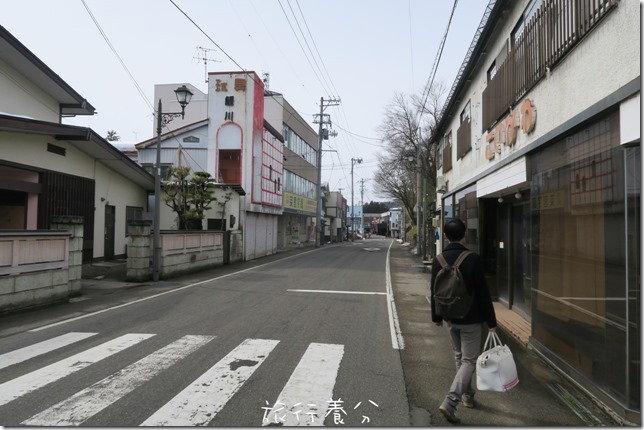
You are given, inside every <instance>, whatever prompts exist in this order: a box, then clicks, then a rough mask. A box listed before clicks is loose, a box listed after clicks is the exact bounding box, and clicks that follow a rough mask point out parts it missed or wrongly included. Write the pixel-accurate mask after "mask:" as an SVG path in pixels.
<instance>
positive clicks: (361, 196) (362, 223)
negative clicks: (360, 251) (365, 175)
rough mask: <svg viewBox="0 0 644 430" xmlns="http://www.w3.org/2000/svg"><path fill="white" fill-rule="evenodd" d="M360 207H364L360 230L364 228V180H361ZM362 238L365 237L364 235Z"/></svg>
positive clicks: (361, 214) (361, 213)
mask: <svg viewBox="0 0 644 430" xmlns="http://www.w3.org/2000/svg"><path fill="white" fill-rule="evenodd" d="M360 205H361V206H362V210H361V211H360V228H364V179H360ZM362 237H364V233H363V235H362Z"/></svg>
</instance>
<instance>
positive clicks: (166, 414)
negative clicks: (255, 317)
mask: <svg viewBox="0 0 644 430" xmlns="http://www.w3.org/2000/svg"><path fill="white" fill-rule="evenodd" d="M278 343H279V341H278V340H267V339H246V340H245V341H244V342H242V343H241V344H240V345H239V346H238V347H237V348H235V349H234V350H232V351H231V352H230V353H229V354H228V355H226V356H225V357H224V358H222V359H221V360H220V361H219V362H218V363H217V364H215V365H214V366H213V367H211V368H210V369H209V370H208V371H206V373H204V374H203V375H202V376H200V377H199V378H197V379H196V380H195V381H194V382H193V383H192V384H190V385H189V386H188V387H187V388H186V389H185V390H183V391H182V392H180V393H179V394H177V396H176V397H174V398H173V399H172V400H170V401H169V402H168V403H167V404H166V405H165V406H163V407H162V408H161V409H159V410H158V411H157V412H156V413H154V414H153V415H152V416H151V417H149V418H148V419H147V420H145V421H144V422H143V423H142V424H141V425H143V426H176V427H187V426H205V425H207V424H208V423H209V422H210V421H211V420H212V419H213V418H214V417H215V415H216V414H217V413H218V412H219V411H220V410H221V409H222V408H223V407H224V406H225V405H226V403H227V402H228V401H229V400H230V399H231V398H232V396H233V395H234V394H235V393H236V392H237V391H238V390H239V388H240V387H241V386H242V384H244V382H246V380H247V379H248V378H249V377H250V376H251V375H252V374H253V372H254V371H255V370H256V369H257V368H258V367H259V365H260V364H262V362H263V361H264V360H265V359H266V357H268V354H269V353H270V352H271V351H272V350H273V348H275V346H276V345H277V344H278Z"/></svg>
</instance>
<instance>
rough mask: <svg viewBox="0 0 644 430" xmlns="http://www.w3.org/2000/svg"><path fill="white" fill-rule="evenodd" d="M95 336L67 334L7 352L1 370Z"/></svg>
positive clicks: (2, 359)
mask: <svg viewBox="0 0 644 430" xmlns="http://www.w3.org/2000/svg"><path fill="white" fill-rule="evenodd" d="M95 334H96V333H75V332H72V333H66V334H63V335H61V336H58V337H54V338H52V339H48V340H45V341H42V342H39V343H35V344H33V345H30V346H26V347H24V348H20V349H16V350H15V351H11V352H7V353H6V354H2V355H0V369H4V368H5V367H9V366H13V365H14V364H17V363H21V362H23V361H27V360H29V359H32V358H34V357H37V356H39V355H43V354H46V353H48V352H51V351H54V350H56V349H59V348H62V347H64V346H67V345H71V344H72V343H74V342H78V341H81V340H83V339H87V338H88V337H91V336H94V335H95Z"/></svg>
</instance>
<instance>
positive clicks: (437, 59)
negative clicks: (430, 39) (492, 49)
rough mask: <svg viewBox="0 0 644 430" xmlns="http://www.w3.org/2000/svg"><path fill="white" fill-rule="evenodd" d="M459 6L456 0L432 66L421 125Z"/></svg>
mask: <svg viewBox="0 0 644 430" xmlns="http://www.w3.org/2000/svg"><path fill="white" fill-rule="evenodd" d="M457 4H458V0H454V6H453V7H452V13H451V14H450V16H449V21H448V22H447V28H446V29H445V34H443V38H442V39H441V43H440V45H439V47H438V54H437V56H436V58H435V59H434V65H433V66H432V71H431V73H430V76H429V79H428V82H427V86H426V87H425V91H423V94H425V93H426V94H425V100H424V101H423V105H422V106H421V107H420V108H419V112H418V120H417V124H420V119H421V117H422V116H423V112H424V111H425V105H426V104H427V99H428V98H429V93H430V92H431V89H432V85H434V78H435V77H436V70H438V64H439V63H440V59H441V56H442V55H443V48H444V47H445V40H446V39H447V34H448V33H449V28H450V26H451V24H452V18H453V17H454V11H455V10H456V5H457Z"/></svg>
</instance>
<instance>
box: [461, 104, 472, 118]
mask: <svg viewBox="0 0 644 430" xmlns="http://www.w3.org/2000/svg"><path fill="white" fill-rule="evenodd" d="M470 106H471V105H470V100H468V101H467V104H466V105H465V108H464V109H463V111H462V112H461V123H464V122H465V121H469V120H470V118H471V117H472V116H471V114H472V113H471V107H470Z"/></svg>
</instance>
